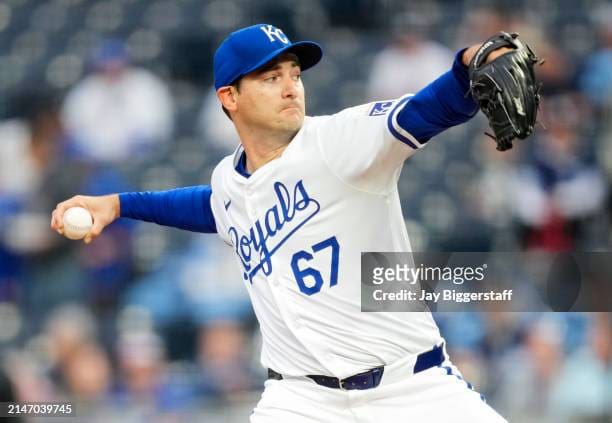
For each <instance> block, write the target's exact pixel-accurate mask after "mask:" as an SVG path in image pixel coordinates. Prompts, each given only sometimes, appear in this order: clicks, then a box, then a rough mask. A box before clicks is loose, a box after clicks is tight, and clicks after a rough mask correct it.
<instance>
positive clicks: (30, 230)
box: [0, 89, 83, 318]
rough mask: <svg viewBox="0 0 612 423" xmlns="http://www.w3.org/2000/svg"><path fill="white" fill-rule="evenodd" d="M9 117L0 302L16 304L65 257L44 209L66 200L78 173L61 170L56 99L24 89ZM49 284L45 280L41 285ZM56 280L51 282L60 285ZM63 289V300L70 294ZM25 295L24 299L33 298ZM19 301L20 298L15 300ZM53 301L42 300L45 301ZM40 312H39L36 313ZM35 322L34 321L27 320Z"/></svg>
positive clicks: (2, 125)
mask: <svg viewBox="0 0 612 423" xmlns="http://www.w3.org/2000/svg"><path fill="white" fill-rule="evenodd" d="M13 104H14V107H15V110H14V112H13V115H12V116H13V118H12V119H10V120H5V121H2V122H0V140H1V142H0V221H2V225H1V226H0V298H3V299H17V298H19V297H20V292H21V293H24V291H23V288H24V285H23V284H24V283H25V281H28V283H33V282H34V281H36V280H38V279H39V277H40V276H41V274H40V273H39V272H41V271H43V268H44V272H45V279H46V278H49V277H52V275H54V274H55V272H56V270H58V271H59V272H60V273H61V274H62V275H63V276H64V277H65V280H64V281H62V282H69V281H70V280H74V279H71V278H70V277H69V276H68V275H69V274H70V273H71V269H70V268H65V267H64V268H63V269H62V270H59V269H57V264H59V263H60V262H61V260H62V259H65V258H66V257H68V256H69V255H70V250H66V249H65V247H66V245H67V243H66V242H65V240H62V239H61V238H60V237H59V236H58V235H57V234H55V233H53V232H51V231H49V230H48V227H49V210H51V209H53V207H54V206H55V204H56V203H57V202H58V201H60V199H62V198H66V196H71V195H72V193H73V192H75V190H76V189H77V187H78V183H79V182H78V181H79V179H80V178H82V176H83V172H82V169H81V168H79V167H77V166H74V167H71V168H70V169H66V168H64V166H65V163H63V162H62V161H61V157H62V152H63V147H64V145H63V129H62V125H61V122H60V120H59V117H58V101H57V98H56V97H55V95H53V94H52V93H48V92H46V91H45V90H44V89H41V90H40V91H38V92H36V91H28V90H24V91H21V92H19V93H18V94H16V95H15V96H14V99H13ZM45 282H46V283H47V285H48V282H49V281H48V279H47V280H46V281H45ZM62 282H60V281H57V282H56V283H62ZM69 292H70V291H69V289H66V292H64V295H66V294H68V295H69ZM33 294H35V293H34V292H31V291H30V292H29V293H28V295H33ZM20 299H23V298H20ZM50 300H52V298H47V301H50ZM40 311H43V310H40ZM31 317H32V318H34V317H35V316H31Z"/></svg>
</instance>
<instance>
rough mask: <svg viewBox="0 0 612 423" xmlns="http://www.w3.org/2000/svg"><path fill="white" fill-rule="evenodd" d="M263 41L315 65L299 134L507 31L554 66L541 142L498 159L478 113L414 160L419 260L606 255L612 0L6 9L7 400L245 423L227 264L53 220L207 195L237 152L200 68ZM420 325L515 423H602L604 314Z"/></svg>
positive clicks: (611, 169) (61, 3) (116, 231)
mask: <svg viewBox="0 0 612 423" xmlns="http://www.w3.org/2000/svg"><path fill="white" fill-rule="evenodd" d="M257 22H270V23H273V24H275V25H277V26H279V27H281V28H283V29H284V30H285V32H286V33H287V34H288V35H289V36H290V37H291V38H292V39H298V38H307V39H313V40H316V41H318V42H320V43H321V44H322V45H323V47H324V50H325V55H324V59H323V62H322V63H321V64H320V65H319V66H318V67H317V68H315V69H314V70H312V71H310V72H307V73H306V74H305V78H304V80H305V85H306V89H307V111H308V113H309V114H311V115H316V114H326V113H333V112H335V111H338V110H340V109H341V108H344V107H347V106H351V105H356V104H360V103H365V102H369V101H372V100H375V99H386V98H393V97H397V96H400V95H402V94H404V93H405V92H410V91H415V90H418V89H419V88H421V87H422V86H424V85H425V84H426V83H427V82H428V81H430V80H432V79H433V78H435V77H436V76H437V75H438V74H440V73H442V72H443V71H444V70H445V69H447V68H448V67H449V66H450V64H451V61H452V57H453V52H454V51H456V50H457V49H459V48H461V47H463V46H466V45H468V44H471V43H475V42H478V41H482V40H483V39H485V38H486V37H488V36H489V35H491V34H492V33H495V32H496V31H498V30H499V29H508V30H511V31H517V32H519V33H520V34H521V36H522V37H523V39H525V40H528V41H529V43H530V44H531V46H532V47H533V49H534V50H535V51H536V52H537V53H538V54H539V56H540V57H542V58H545V59H546V60H547V63H546V64H545V65H544V66H542V67H541V68H539V69H538V72H539V73H538V75H539V77H540V78H541V79H542V80H543V82H544V93H545V100H544V104H543V107H542V113H541V119H540V120H541V121H542V123H543V125H544V126H546V128H547V129H546V130H543V129H542V128H540V129H539V130H538V131H537V133H536V135H535V136H534V137H532V138H530V139H529V140H527V141H524V142H518V143H516V147H515V148H514V149H513V150H511V151H509V152H507V153H504V154H500V153H498V152H496V151H495V148H494V143H493V142H492V141H491V140H489V139H487V138H486V137H485V136H483V132H484V130H485V129H486V122H485V121H484V119H483V118H482V117H481V116H479V117H477V118H475V119H474V120H473V121H471V122H470V123H469V124H467V125H463V126H461V127H459V128H454V129H452V130H450V131H448V132H447V133H445V134H443V135H441V136H439V137H437V138H436V139H435V140H434V141H432V142H431V143H430V145H429V146H428V147H427V148H426V149H425V150H424V151H422V152H420V153H418V155H417V156H416V157H414V158H412V159H410V160H409V161H408V162H407V163H406V165H405V167H404V171H403V173H402V178H401V181H400V185H399V186H400V192H401V195H402V200H403V207H404V213H405V217H406V224H407V227H408V231H409V234H410V236H411V239H412V241H413V247H414V249H415V250H416V251H436V250H439V251H526V250H534V249H538V250H544V251H568V250H580V251H607V250H609V249H610V244H611V240H612V233H611V231H610V223H611V210H612V208H611V198H612V197H611V186H612V185H611V181H612V124H611V122H612V120H611V119H610V117H611V111H612V2H610V1H596V0H571V1H570V0H563V1H555V0H531V1H526V0H514V1H489V2H487V1H469V0H465V1H451V0H420V1H409V2H407V1H399V0H354V1H348V0H311V1H308V2H294V1H289V0H274V1H271V0H262V1H253V0H214V1H206V0H173V1H171V0H155V1H145V0H108V1H107V0H104V1H88V0H49V1H37V0H2V1H1V2H0V118H1V119H2V120H1V121H0V221H1V225H0V368H1V369H2V370H1V371H0V395H1V396H2V397H1V399H2V400H8V399H9V398H14V399H16V400H19V401H57V400H72V401H75V402H76V404H77V410H78V415H79V416H80V417H79V419H78V420H82V421H105V422H106V421H122V422H132V421H133V422H140V421H163V422H175V421H186V420H188V419H189V420H191V419H194V418H196V419H199V421H206V422H242V421H246V420H247V419H248V415H249V413H250V410H251V409H252V407H253V406H254V405H255V403H256V401H257V399H258V398H259V395H260V392H261V389H262V385H263V381H264V378H265V375H264V372H263V369H262V368H260V366H259V337H258V333H257V324H256V322H255V321H254V317H253V314H252V312H251V309H250V305H249V302H248V298H246V291H245V290H243V288H242V286H241V283H242V282H241V278H240V277H239V274H238V271H237V269H235V265H234V261H233V260H234V259H233V257H232V255H231V251H230V249H228V248H225V247H224V245H223V244H222V242H221V241H220V240H218V239H217V237H214V236H203V235H195V234H191V233H187V232H181V231H178V230H172V229H167V228H162V227H159V226H156V225H153V224H141V223H138V222H132V221H118V222H116V223H115V224H113V225H112V226H111V227H109V228H107V230H106V231H105V233H104V234H103V235H102V236H101V237H100V238H99V239H98V240H97V241H96V242H94V243H93V244H92V245H91V246H88V247H85V246H84V245H83V244H82V243H77V242H70V241H67V240H65V239H63V238H61V237H59V236H58V235H57V234H55V233H53V232H52V231H51V230H50V229H49V220H50V212H51V210H52V209H53V208H54V206H55V204H56V203H57V202H59V201H61V200H63V199H66V198H68V197H70V196H72V195H74V194H76V193H80V194H90V195H98V194H105V193H111V192H120V191H129V190H161V189H168V188H172V187H177V186H187V185H194V184H201V183H209V182H210V175H211V171H212V168H213V167H214V166H215V164H216V163H217V162H218V160H219V159H220V158H221V157H222V156H223V155H225V154H228V153H229V152H231V151H232V149H233V148H234V147H235V145H236V142H237V141H236V137H235V135H234V134H233V132H232V128H231V126H230V122H229V120H227V119H226V118H225V116H224V115H223V113H222V112H221V110H220V107H219V106H218V105H217V103H216V99H215V97H214V92H213V91H212V89H211V87H212V55H213V52H214V49H215V47H216V45H217V44H218V43H219V41H221V40H222V39H223V38H224V37H225V36H226V35H227V34H228V33H229V32H230V31H231V30H233V29H235V28H238V27H241V26H245V25H249V24H253V23H257ZM436 318H437V319H438V321H439V323H440V326H441V329H442V332H443V335H444V336H445V337H446V338H447V340H448V341H449V345H450V353H451V357H452V358H453V359H454V361H455V363H456V364H457V365H458V366H459V368H460V369H462V371H463V373H464V375H465V376H466V379H468V380H470V381H471V382H472V383H473V384H474V385H475V387H476V389H477V390H479V391H480V392H482V393H483V394H485V396H486V397H487V400H488V402H489V403H490V404H492V405H493V406H494V407H495V408H497V409H498V410H499V411H500V412H501V413H502V414H503V415H505V416H506V417H508V418H509V419H510V420H511V421H517V422H611V421H612V320H611V318H610V315H609V314H597V313H584V314H578V313H567V314H562V313H521V314H519V313H514V314H512V313H507V314H504V313H487V314H478V313H452V314H445V315H438V316H436ZM71 421H73V420H71Z"/></svg>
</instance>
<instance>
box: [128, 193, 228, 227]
mask: <svg viewBox="0 0 612 423" xmlns="http://www.w3.org/2000/svg"><path fill="white" fill-rule="evenodd" d="M211 196H212V188H211V187H210V185H199V186H195V187H187V188H177V189H172V190H169V191H145V192H125V193H122V194H119V202H120V207H121V217H128V218H131V219H138V220H144V221H146V222H154V223H157V224H159V225H163V226H172V227H175V228H179V229H186V230H188V231H192V232H204V233H216V232H217V226H216V224H215V217H214V215H213V212H212V206H211Z"/></svg>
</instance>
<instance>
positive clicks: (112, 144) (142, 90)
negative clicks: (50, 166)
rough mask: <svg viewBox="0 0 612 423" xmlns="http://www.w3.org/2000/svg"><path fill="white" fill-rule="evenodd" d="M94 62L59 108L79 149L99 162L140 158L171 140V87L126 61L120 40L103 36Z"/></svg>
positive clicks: (118, 161) (74, 145)
mask: <svg viewBox="0 0 612 423" xmlns="http://www.w3.org/2000/svg"><path fill="white" fill-rule="evenodd" d="M92 68H93V72H92V74H91V75H89V76H88V77H86V78H85V79H84V80H82V81H81V82H80V83H78V84H77V85H76V86H75V87H74V88H72V90H71V91H70V92H69V93H68V95H67V97H66V101H65V104H64V109H63V121H64V124H65V125H66V129H67V132H68V134H69V136H70V138H71V140H72V142H73V147H74V148H75V149H76V153H77V154H78V155H80V156H82V157H84V158H86V159H88V160H92V161H99V162H114V163H121V162H126V161H133V160H136V161H138V160H140V159H142V158H143V157H146V156H147V155H148V154H150V153H151V152H152V150H153V148H154V147H156V146H159V144H160V143H163V142H167V141H169V138H170V136H171V133H172V125H173V113H174V111H173V110H174V109H173V107H174V106H173V102H172V98H171V96H170V93H169V91H168V89H167V87H166V85H165V84H164V83H163V81H161V80H160V79H159V78H157V77H156V76H155V75H153V74H152V73H151V72H149V71H147V70H145V69H141V68H138V67H134V66H132V65H130V64H129V58H128V51H127V48H126V47H125V46H124V44H123V43H121V42H120V41H117V40H108V41H106V42H104V43H103V44H102V45H101V46H100V47H99V49H98V50H97V51H96V52H95V54H94V57H93V60H92Z"/></svg>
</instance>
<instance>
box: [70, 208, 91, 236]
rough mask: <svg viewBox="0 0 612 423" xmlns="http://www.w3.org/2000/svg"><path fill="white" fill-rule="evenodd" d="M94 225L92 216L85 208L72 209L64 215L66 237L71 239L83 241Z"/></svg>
mask: <svg viewBox="0 0 612 423" xmlns="http://www.w3.org/2000/svg"><path fill="white" fill-rule="evenodd" d="M92 225H93V219H92V217H91V214H90V213H89V212H88V211H87V209H84V208H83V207H71V208H69V209H68V210H66V212H65V213H64V236H65V237H66V238H70V239H81V238H83V237H84V236H85V235H87V234H88V233H89V231H90V229H91V227H92Z"/></svg>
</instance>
